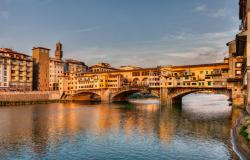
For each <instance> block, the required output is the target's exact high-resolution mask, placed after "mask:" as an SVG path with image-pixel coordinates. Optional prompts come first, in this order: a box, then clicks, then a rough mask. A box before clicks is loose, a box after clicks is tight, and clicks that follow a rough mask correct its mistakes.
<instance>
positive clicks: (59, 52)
mask: <svg viewBox="0 0 250 160" xmlns="http://www.w3.org/2000/svg"><path fill="white" fill-rule="evenodd" d="M62 57H63V51H62V44H61V43H60V42H58V43H57V44H56V51H55V58H56V59H57V60H62Z"/></svg>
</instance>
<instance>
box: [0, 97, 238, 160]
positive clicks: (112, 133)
mask: <svg viewBox="0 0 250 160" xmlns="http://www.w3.org/2000/svg"><path fill="white" fill-rule="evenodd" d="M231 114H233V116H231ZM237 114H238V111H235V110H234V111H232V107H231V106H229V102H228V101H227V97H225V96H223V95H206V94H199V95H198V94H195V95H194V94H193V95H189V96H186V97H185V98H184V100H183V105H182V106H172V107H169V106H161V105H160V104H159V101H158V100H157V99H144V100H134V101H132V102H131V103H126V104H125V103H123V104H79V103H71V104H46V105H32V106H18V107H2V108H0V159H6V160H8V159H27V160H28V159H70V160H74V159H90V160H105V159H107V160H112V159H114V160H117V159H125V160H147V159H148V160H154V159H156V160H162V159H176V160H177V159H185V160H189V159H190V160H195V159H197V160H200V159H208V160H216V159H221V160H227V159H238V158H237V156H236V154H235V153H234V152H233V149H232V145H231V138H230V129H231V126H232V123H233V121H235V118H234V117H235V116H236V115H237ZM230 117H232V118H230Z"/></svg>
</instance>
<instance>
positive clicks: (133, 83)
mask: <svg viewBox="0 0 250 160" xmlns="http://www.w3.org/2000/svg"><path fill="white" fill-rule="evenodd" d="M132 85H133V86H140V80H139V78H134V79H133V82H132Z"/></svg>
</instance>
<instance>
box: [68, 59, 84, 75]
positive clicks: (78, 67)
mask: <svg viewBox="0 0 250 160" xmlns="http://www.w3.org/2000/svg"><path fill="white" fill-rule="evenodd" d="M87 70H88V66H87V65H85V63H84V62H81V61H78V60H73V59H67V60H65V72H69V73H83V72H87Z"/></svg>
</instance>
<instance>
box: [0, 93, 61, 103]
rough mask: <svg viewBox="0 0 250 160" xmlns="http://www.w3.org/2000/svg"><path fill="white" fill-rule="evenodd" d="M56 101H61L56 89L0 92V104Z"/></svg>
mask: <svg viewBox="0 0 250 160" xmlns="http://www.w3.org/2000/svg"><path fill="white" fill-rule="evenodd" d="M57 102H62V100H60V93H59V92H57V91H29V92H0V106H9V105H25V104H41V103H57Z"/></svg>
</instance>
